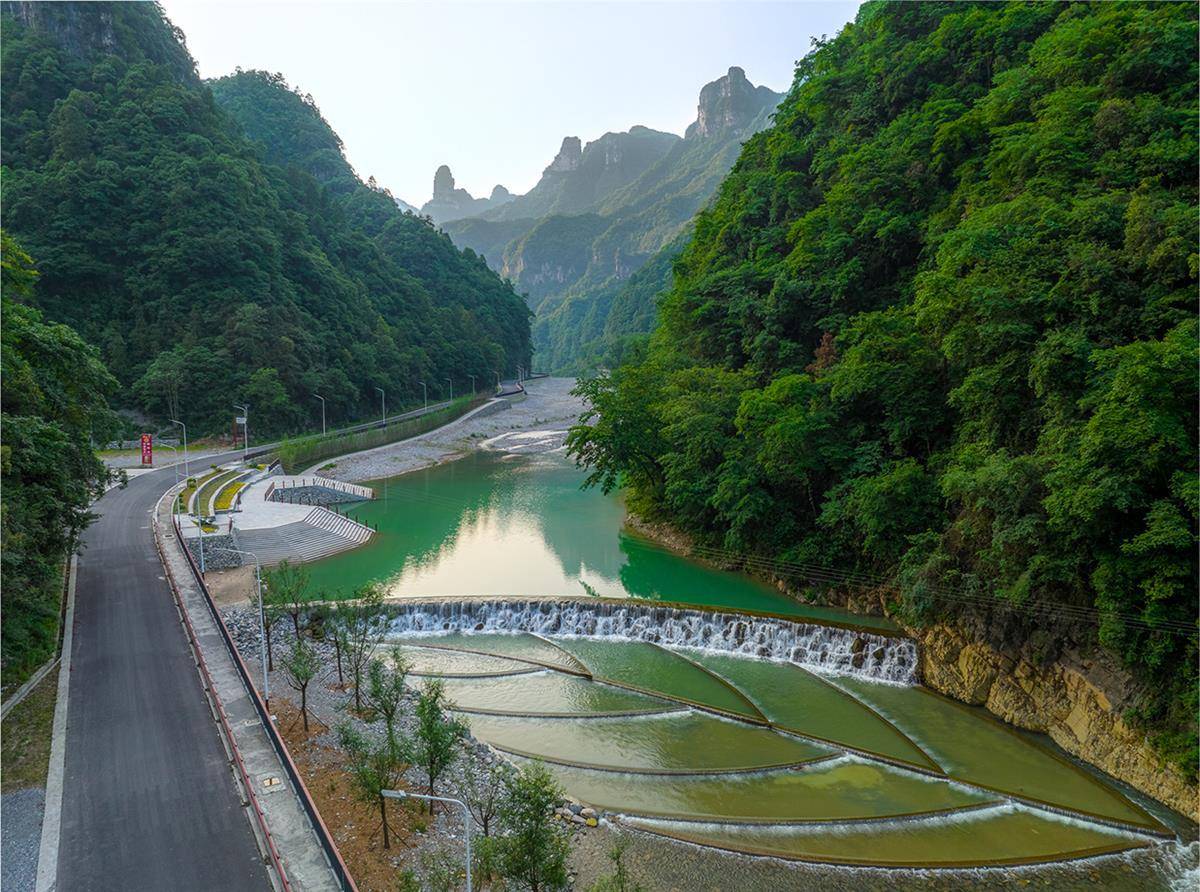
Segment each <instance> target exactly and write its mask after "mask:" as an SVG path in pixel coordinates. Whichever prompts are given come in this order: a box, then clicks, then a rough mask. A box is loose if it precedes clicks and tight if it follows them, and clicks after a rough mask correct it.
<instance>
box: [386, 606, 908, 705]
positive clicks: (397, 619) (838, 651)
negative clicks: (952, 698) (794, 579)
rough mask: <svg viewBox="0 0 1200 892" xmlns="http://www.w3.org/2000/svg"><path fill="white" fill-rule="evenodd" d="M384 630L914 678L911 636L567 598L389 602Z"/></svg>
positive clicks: (870, 676) (880, 678)
mask: <svg viewBox="0 0 1200 892" xmlns="http://www.w3.org/2000/svg"><path fill="white" fill-rule="evenodd" d="M388 609H389V612H390V613H391V614H392V617H391V621H390V622H391V625H390V630H389V631H390V633H391V634H392V635H396V636H400V635H412V634H414V633H437V632H472V631H474V632H533V633H536V634H541V635H578V636H586V637H589V638H616V639H623V640H629V641H651V642H654V643H655V644H664V645H668V646H672V647H692V648H701V649H706V650H716V651H723V652H726V653H735V654H743V655H745V656H753V657H759V658H763V659H768V660H776V661H789V662H793V663H798V664H800V665H802V666H806V667H809V668H812V669H816V670H818V671H820V672H825V673H832V674H838V675H854V676H858V677H862V678H868V679H872V680H875V681H888V682H894V683H899V684H915V683H916V681H917V665H918V661H917V646H916V644H915V642H913V641H912V640H910V639H907V638H902V637H891V636H884V635H879V634H875V633H871V632H865V631H859V630H855V629H847V628H842V627H838V626H827V625H818V624H816V623H806V622H799V621H795V620H788V619H782V618H776V617H763V616H751V615H745V614H738V613H726V612H721V611H709V610H688V609H685V608H679V607H667V606H661V605H652V604H637V603H617V602H612V601H599V602H590V601H573V600H566V599H558V600H555V599H540V600H512V599H485V598H479V599H471V598H462V599H450V600H442V601H426V600H422V601H413V602H405V601H403V600H401V601H392V602H389V604H388Z"/></svg>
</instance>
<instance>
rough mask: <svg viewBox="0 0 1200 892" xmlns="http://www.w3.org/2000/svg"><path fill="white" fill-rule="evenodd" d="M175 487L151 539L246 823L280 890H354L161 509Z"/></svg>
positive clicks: (176, 531)
mask: <svg viewBox="0 0 1200 892" xmlns="http://www.w3.org/2000/svg"><path fill="white" fill-rule="evenodd" d="M174 491H175V490H174V489H172V490H168V492H167V493H166V494H165V495H164V497H163V500H160V502H159V503H158V506H157V507H156V509H155V512H154V524H153V525H154V536H155V545H156V547H157V549H158V553H159V556H160V558H161V559H162V563H163V568H164V570H165V571H166V577H167V580H168V582H169V584H170V587H171V590H172V592H173V593H174V595H175V600H176V605H177V607H178V609H179V612H180V617H181V621H182V622H183V625H184V628H185V630H186V631H187V634H188V638H189V640H190V641H191V644H192V648H193V651H194V654H195V656H196V662H197V668H198V670H199V672H200V675H201V678H202V679H203V681H204V686H205V690H206V693H207V694H208V695H209V697H210V699H211V702H212V705H213V713H214V717H215V720H216V721H217V723H218V725H219V727H220V729H221V731H222V736H223V738H224V740H225V745H226V747H227V750H228V752H229V755H230V763H231V766H232V767H233V768H234V772H235V776H237V778H238V780H239V783H240V784H241V786H242V788H243V791H244V793H245V797H246V799H247V805H248V807H249V808H250V809H251V813H252V819H251V823H252V825H253V826H254V827H255V832H256V835H259V837H260V842H261V844H262V848H263V850H264V853H265V858H266V860H267V861H268V862H269V863H270V865H271V867H272V868H273V872H272V880H273V881H274V882H275V883H276V887H277V888H279V889H282V890H284V892H293V890H294V892H327V890H343V892H357V888H356V886H355V884H354V880H353V878H352V877H351V876H350V872H349V870H348V869H347V868H346V864H345V862H344V861H343V860H342V857H341V853H340V852H339V851H338V849H337V844H336V842H335V841H334V839H333V835H332V834H331V833H330V832H329V829H328V828H327V827H326V826H325V823H324V821H322V820H321V816H320V814H319V813H318V812H317V808H316V805H315V803H314V802H313V800H312V797H311V796H310V795H309V792H308V788H307V787H306V786H305V784H304V780H303V778H302V777H301V776H300V772H299V770H298V769H297V768H296V765H295V763H294V762H293V761H292V758H291V754H290V753H289V752H288V749H287V745H286V743H285V742H284V740H283V738H282V736H281V735H280V734H279V731H278V729H277V728H276V727H275V724H274V721H273V720H272V718H271V716H270V712H269V710H268V709H267V706H266V704H265V703H264V702H263V700H262V697H261V696H260V694H259V692H258V689H257V688H256V687H255V685H254V681H253V677H252V676H251V674H250V672H249V670H248V669H247V667H246V665H245V663H244V662H243V661H242V658H241V655H240V654H239V653H238V651H237V647H236V646H235V645H234V642H233V638H232V636H231V635H230V633H229V630H228V628H226V626H225V623H224V620H222V618H221V615H220V612H219V611H218V610H217V607H216V604H215V602H214V601H213V599H212V596H211V594H210V593H209V591H208V588H207V586H205V584H204V580H203V578H202V576H201V574H200V572H199V568H198V567H197V566H196V564H195V562H194V560H193V559H192V556H191V554H190V552H189V550H188V549H186V548H183V547H182V545H181V543H182V538H183V536H182V530H181V529H180V528H179V526H178V520H177V518H176V517H175V516H174V515H173V514H171V513H170V512H168V511H164V502H165V501H166V498H167V496H169V495H171V494H172V493H173V492H174ZM168 517H169V519H168ZM289 794H291V795H289Z"/></svg>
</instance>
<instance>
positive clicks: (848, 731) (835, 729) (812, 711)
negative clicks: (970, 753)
mask: <svg viewBox="0 0 1200 892" xmlns="http://www.w3.org/2000/svg"><path fill="white" fill-rule="evenodd" d="M687 654H688V656H689V657H691V658H692V659H693V660H695V661H696V662H697V663H699V664H700V665H702V666H704V667H706V668H708V669H710V670H712V671H713V672H715V673H717V674H718V675H720V676H721V677H723V678H725V679H727V680H728V681H729V682H731V683H732V684H733V685H735V686H736V687H737V688H738V689H739V690H740V691H741V692H742V693H743V694H745V695H746V696H747V697H748V698H749V699H751V700H753V701H754V704H755V705H756V706H757V707H758V708H759V710H760V711H761V712H762V714H763V715H765V716H766V717H767V719H768V720H769V721H770V722H771V724H773V725H776V726H777V727H780V728H783V729H785V730H788V731H795V732H796V733H798V734H803V735H806V736H811V737H816V738H818V739H821V740H825V741H828V742H830V743H834V744H837V745H839V746H845V747H849V748H851V749H855V750H858V751H860V752H863V753H866V754H869V755H875V756H879V757H882V758H884V759H888V760H891V761H896V762H902V763H906V764H909V765H913V766H916V767H918V768H921V769H923V770H930V771H938V772H940V770H941V769H940V768H939V766H938V765H937V763H936V762H934V761H933V760H932V759H930V758H929V756H928V755H927V754H926V753H924V752H923V751H922V750H921V748H920V747H919V746H917V745H916V744H915V743H913V741H911V740H910V739H909V738H908V737H907V736H905V735H904V734H903V733H902V732H901V731H899V730H898V729H897V728H896V727H895V726H894V725H892V724H891V723H889V722H888V721H887V720H886V719H884V718H883V717H882V716H880V715H879V714H878V713H877V712H875V711H874V710H872V709H870V708H868V707H866V706H864V705H863V704H862V703H860V702H859V701H858V700H855V699H854V698H853V697H851V696H850V695H849V694H847V693H846V692H845V691H843V690H841V689H840V688H837V687H835V686H834V685H831V684H830V683H829V682H827V681H825V680H824V679H823V678H820V677H819V676H816V675H814V674H812V673H811V672H808V671H807V670H805V669H802V668H801V667H799V666H797V665H795V664H794V663H776V662H771V661H768V660H756V659H752V658H747V657H737V656H731V655H728V654H720V653H714V652H712V651H687Z"/></svg>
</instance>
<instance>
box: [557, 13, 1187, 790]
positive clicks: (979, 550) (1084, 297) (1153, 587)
mask: <svg viewBox="0 0 1200 892" xmlns="http://www.w3.org/2000/svg"><path fill="white" fill-rule="evenodd" d="M1196 40H1197V11H1196V7H1195V6H1194V5H1192V4H1170V3H1165V4H1134V3H1124V4H1097V5H1082V4H1024V3H1014V4H1003V5H1001V4H969V5H968V4H963V5H959V4H940V3H921V4H901V3H897V4H868V5H867V6H864V7H863V8H862V10H860V12H859V15H858V18H857V20H856V22H855V23H854V24H853V25H851V26H849V27H848V28H847V29H846V30H845V31H844V32H843V33H842V34H841V35H839V36H838V37H837V38H836V39H834V40H831V41H829V42H827V43H824V44H822V45H820V46H818V47H817V48H816V49H815V50H814V51H813V52H812V53H810V54H809V55H808V56H807V57H806V58H805V59H803V60H802V61H801V62H800V64H799V66H798V68H797V71H796V79H795V83H794V86H793V87H792V90H791V92H790V93H789V94H788V96H787V98H786V99H785V100H784V102H783V103H782V105H781V106H780V108H779V111H778V112H777V114H776V117H775V125H774V126H773V127H772V128H771V129H769V130H766V131H764V132H762V133H760V134H758V135H757V136H755V137H753V138H752V139H751V140H750V141H749V142H748V143H747V144H746V147H745V148H744V150H743V151H742V154H741V157H740V158H739V160H738V162H737V164H736V165H735V166H734V168H733V171H732V172H731V173H730V175H729V176H728V178H727V179H726V180H725V182H724V184H723V185H722V187H721V189H720V192H719V194H718V197H717V199H716V201H715V202H714V204H713V205H712V206H711V207H710V208H708V209H707V210H705V211H703V212H701V213H700V214H699V215H698V217H697V218H696V222H695V235H694V237H693V238H692V239H691V241H690V243H689V244H688V245H687V247H686V249H685V250H684V251H683V253H682V255H681V256H680V259H679V260H678V262H677V263H676V266H675V275H674V282H673V285H672V287H671V290H670V291H669V293H668V295H667V296H666V298H665V300H664V302H663V304H662V312H661V319H660V321H659V325H658V328H657V330H656V332H655V334H654V335H653V337H652V339H651V341H650V344H649V347H648V350H644V351H642V352H641V353H639V354H637V355H636V357H634V358H631V360H630V361H629V362H627V363H626V364H625V365H622V366H621V367H620V368H619V369H617V370H616V371H615V372H614V373H613V374H612V375H611V376H604V377H601V378H598V379H595V380H593V381H591V382H589V383H587V384H586V385H584V388H583V389H584V392H585V394H586V395H587V396H588V397H589V399H590V400H591V401H592V404H593V406H594V407H595V409H596V410H597V413H598V414H597V415H594V416H593V417H592V418H591V420H592V421H593V422H595V425H594V426H593V427H579V428H576V429H575V430H574V431H573V432H572V435H571V441H570V442H571V446H572V449H573V451H574V454H575V455H576V456H578V457H579V458H580V459H581V460H583V461H585V462H586V463H587V464H589V465H590V466H591V467H592V469H593V475H592V480H593V481H594V482H596V483H599V484H600V485H603V486H605V487H613V486H616V485H618V484H623V485H625V486H627V487H628V489H629V494H630V505H631V506H633V507H634V509H635V510H637V511H638V512H639V513H641V514H644V515H647V516H651V517H658V518H663V519H667V520H669V521H671V522H673V523H674V524H677V525H678V526H680V527H682V528H683V529H685V530H687V531H688V532H690V533H692V534H693V535H695V536H696V537H697V538H698V539H699V540H700V541H703V542H706V543H709V544H712V545H717V546H720V547H724V548H726V549H729V550H731V551H733V552H737V553H748V554H753V555H761V556H766V557H769V558H772V559H783V560H787V561H791V562H795V563H796V564H798V565H817V566H820V567H824V568H831V569H833V570H834V571H837V572H858V573H865V574H872V575H873V576H878V577H881V578H882V579H883V580H885V584H887V585H889V586H891V585H894V590H895V599H896V600H895V605H894V606H895V609H897V610H899V611H901V612H902V613H904V614H906V615H907V616H908V617H909V618H911V619H913V620H916V621H924V620H929V619H934V618H939V617H945V616H954V615H958V614H963V613H966V614H973V613H978V612H980V611H983V615H984V616H985V617H986V618H987V619H986V623H984V624H983V625H985V627H986V628H988V629H990V630H991V631H992V633H993V634H995V635H996V636H997V640H999V641H1002V642H1003V641H1007V642H1008V643H1010V644H1011V642H1012V641H1013V640H1014V639H1017V640H1021V639H1025V640H1032V642H1034V644H1036V646H1037V647H1038V649H1039V650H1040V652H1041V653H1042V654H1043V655H1045V656H1046V657H1053V656H1054V655H1055V654H1056V653H1057V652H1058V651H1059V649H1060V648H1062V647H1063V646H1065V645H1066V644H1068V643H1074V644H1077V645H1082V646H1084V647H1087V646H1089V645H1090V644H1091V643H1093V642H1097V641H1098V642H1099V643H1101V644H1103V645H1104V646H1106V647H1108V648H1110V649H1111V650H1112V651H1114V652H1115V653H1117V654H1119V655H1120V656H1121V658H1123V659H1124V661H1125V662H1126V664H1127V665H1128V666H1129V667H1130V669H1132V670H1133V672H1134V674H1135V677H1137V678H1139V679H1140V680H1142V681H1143V682H1144V685H1145V687H1144V690H1143V693H1142V700H1141V705H1140V707H1139V715H1140V718H1141V719H1142V720H1143V721H1145V722H1146V723H1147V724H1148V726H1149V727H1151V728H1152V729H1153V730H1154V732H1155V735H1156V740H1157V741H1158V743H1159V744H1160V745H1161V746H1162V748H1163V750H1164V751H1165V752H1168V753H1170V754H1171V755H1172V756H1173V757H1175V758H1176V759H1177V760H1178V761H1179V764H1181V765H1183V766H1186V768H1187V769H1188V770H1189V771H1194V770H1195V766H1196V701H1197V685H1196V675H1197V673H1196V666H1197V637H1196V613H1195V604H1196V602H1195V585H1196V579H1197V570H1198V568H1197V560H1196V556H1197V548H1196V546H1197V538H1196V536H1197V510H1198V506H1197V498H1198V486H1197V478H1196V469H1195V461H1196V454H1197V439H1196V431H1197V403H1198V393H1197V376H1196V363H1197V354H1198V343H1197V323H1196V316H1195V295H1196V286H1197V267H1198V265H1200V264H1198V260H1197V248H1196V228H1195V227H1196V218H1197V216H1196V215H1197V201H1196V163H1197V134H1196V114H1197V103H1196V99H1197V66H1196V52H1195V47H1196ZM993 598H1000V599H1003V601H1004V602H1007V603H1009V604H1011V605H1012V606H1013V607H1015V608H1016V609H1012V610H997V609H991V610H990V611H989V610H988V608H986V607H983V606H981V605H987V604H990V603H992V601H991V599H993ZM1039 608H1046V609H1045V610H1043V609H1039ZM1097 614H1098V617H1099V624H1098V628H1097V625H1096V623H1094V622H1087V621H1084V622H1078V621H1076V620H1080V619H1082V620H1087V619H1088V618H1089V617H1093V616H1096V615H1097Z"/></svg>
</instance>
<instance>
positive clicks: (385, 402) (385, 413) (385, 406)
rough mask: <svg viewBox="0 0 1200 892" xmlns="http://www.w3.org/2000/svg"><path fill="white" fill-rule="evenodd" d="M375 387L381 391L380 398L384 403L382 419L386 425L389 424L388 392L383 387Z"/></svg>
mask: <svg viewBox="0 0 1200 892" xmlns="http://www.w3.org/2000/svg"><path fill="white" fill-rule="evenodd" d="M375 389H376V390H378V391H379V399H380V401H381V402H382V404H383V418H382V419H381V420H382V421H383V423H384V424H385V425H386V424H387V394H386V393H384V392H383V388H382V387H376V388H375Z"/></svg>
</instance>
